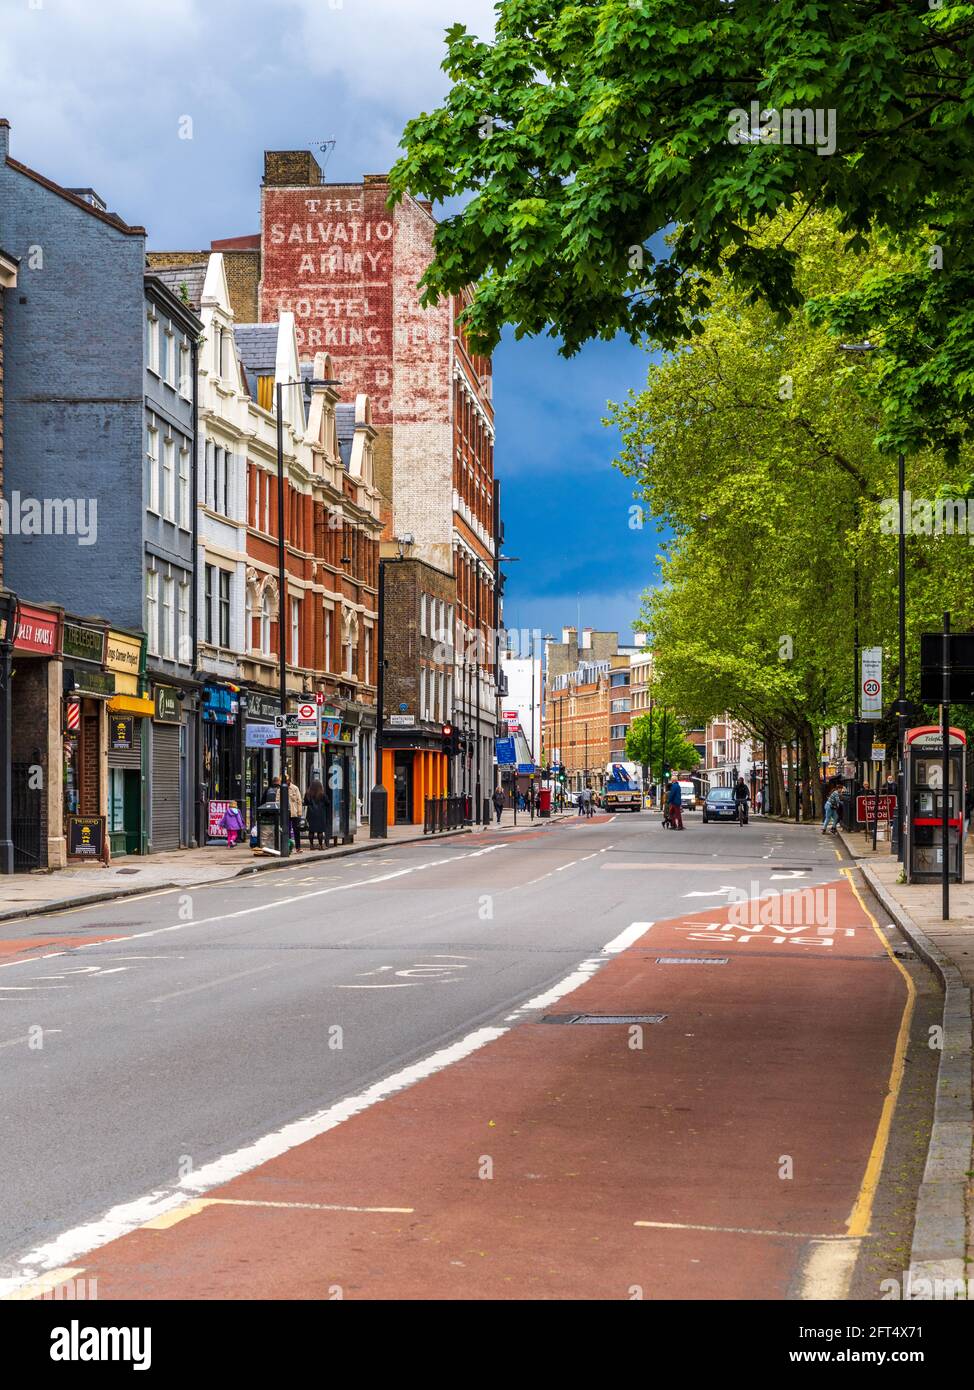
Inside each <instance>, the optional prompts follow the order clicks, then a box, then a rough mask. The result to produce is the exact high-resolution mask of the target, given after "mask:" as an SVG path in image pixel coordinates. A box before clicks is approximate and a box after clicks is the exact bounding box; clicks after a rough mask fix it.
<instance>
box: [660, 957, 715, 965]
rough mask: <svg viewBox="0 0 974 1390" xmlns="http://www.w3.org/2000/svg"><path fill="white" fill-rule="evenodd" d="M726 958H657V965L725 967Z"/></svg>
mask: <svg viewBox="0 0 974 1390" xmlns="http://www.w3.org/2000/svg"><path fill="white" fill-rule="evenodd" d="M729 959H730V958H729V957H728V956H657V957H656V964H657V965H726V964H727V962H728V960H729Z"/></svg>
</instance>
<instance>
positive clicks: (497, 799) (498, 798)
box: [491, 787, 504, 825]
mask: <svg viewBox="0 0 974 1390" xmlns="http://www.w3.org/2000/svg"><path fill="white" fill-rule="evenodd" d="M491 800H492V801H493V803H494V810H495V812H496V813H497V822H496V823H497V824H498V825H500V823H501V812H502V811H503V810H504V788H503V787H495V788H494V795H493V797H492V798H491Z"/></svg>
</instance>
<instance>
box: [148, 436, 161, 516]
mask: <svg viewBox="0 0 974 1390" xmlns="http://www.w3.org/2000/svg"><path fill="white" fill-rule="evenodd" d="M145 456H146V461H147V463H148V468H149V477H148V487H147V488H146V495H147V496H148V499H149V502H148V507H149V511H150V512H157V511H158V510H159V431H158V430H157V429H153V428H152V426H151V425H150V426H149V430H148V434H147V439H146V446H145Z"/></svg>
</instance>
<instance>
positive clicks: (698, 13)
mask: <svg viewBox="0 0 974 1390" xmlns="http://www.w3.org/2000/svg"><path fill="white" fill-rule="evenodd" d="M446 42H447V55H446V59H445V61H444V64H443V66H444V69H445V71H446V73H447V75H448V77H449V78H450V81H451V83H452V86H451V89H450V91H449V93H448V94H447V97H446V99H445V101H444V103H443V105H442V106H440V107H439V108H437V109H436V110H434V111H432V112H429V113H425V114H423V115H421V116H418V117H417V118H416V119H414V120H412V121H410V122H409V123H408V125H407V126H406V129H405V132H404V135H403V140H402V144H403V147H404V151H405V153H404V155H403V156H402V158H401V159H400V160H399V162H398V163H397V164H396V166H395V168H394V169H393V172H392V184H393V189H394V196H399V197H401V196H402V195H403V193H405V192H406V191H409V192H411V193H413V194H415V195H417V196H423V197H429V198H432V199H433V200H434V201H437V202H442V201H445V200H461V201H462V202H463V206H462V208H461V210H460V211H458V212H455V213H453V215H451V216H448V217H447V218H446V219H445V220H444V221H443V222H442V223H441V224H440V226H439V227H438V229H437V232H436V242H435V248H436V258H435V261H434V263H433V265H432V266H431V267H430V269H429V270H428V272H427V274H426V275H425V277H424V288H425V292H426V295H427V300H428V302H430V301H433V300H435V299H437V298H438V297H440V296H441V295H443V294H444V293H446V292H450V291H454V292H455V291H458V290H460V289H461V288H463V287H465V286H467V285H470V284H475V285H476V286H477V294H476V296H475V298H474V300H473V303H472V305H471V307H470V308H469V310H468V311H467V312H466V315H465V318H466V326H467V329H468V331H469V332H470V334H471V337H472V339H473V341H474V343H475V345H476V346H478V347H480V348H482V349H484V350H489V349H491V348H492V347H493V346H494V345H495V344H496V343H497V342H498V341H499V338H500V334H501V330H502V328H503V326H504V325H505V324H507V323H510V324H513V325H514V328H515V332H516V334H517V335H518V336H521V335H523V334H539V333H544V332H549V331H550V332H552V333H554V334H555V335H558V336H560V337H561V340H562V350H563V351H564V352H565V353H566V354H571V353H573V352H575V351H576V350H577V349H578V347H579V346H580V345H581V344H582V343H583V342H585V341H586V340H587V339H589V338H591V337H601V338H611V337H613V336H614V335H615V334H616V333H619V332H622V333H626V334H628V335H629V336H630V337H631V338H632V339H633V340H634V341H637V340H642V339H648V340H649V341H650V342H652V343H654V344H657V345H661V346H664V347H675V346H677V345H679V344H680V343H683V342H687V341H692V340H693V339H694V337H695V336H696V335H697V334H699V333H700V332H701V330H702V327H703V319H704V315H705V314H706V312H707V309H708V307H709V304H710V302H711V299H712V297H713V294H714V291H715V289H716V287H717V286H718V285H719V284H720V282H721V280H722V279H723V278H724V277H726V276H730V277H732V278H733V279H734V281H735V282H736V284H737V285H738V286H739V288H740V289H741V291H742V293H743V295H744V297H745V298H746V299H748V300H754V299H760V300H762V301H763V302H765V303H767V304H768V305H769V306H770V307H771V308H772V309H774V310H775V311H779V312H781V313H783V314H788V313H790V312H791V311H793V310H794V309H796V308H797V307H798V306H800V305H801V304H802V303H803V296H802V292H801V288H800V286H799V285H798V283H797V280H796V277H797V271H798V267H799V258H800V250H801V246H802V242H803V239H804V235H805V227H804V218H805V217H806V216H807V214H808V210H809V209H810V208H815V209H818V210H825V211H830V212H834V213H835V214H836V218H837V222H836V226H837V228H838V232H839V234H840V237H841V240H842V244H843V245H844V246H845V247H847V248H848V249H849V250H852V251H856V250H861V249H863V247H864V246H865V244H866V240H867V238H869V237H870V236H871V235H873V234H875V235H877V236H879V237H880V238H883V239H885V240H886V241H888V242H889V243H890V244H891V245H895V246H898V247H900V248H901V249H902V250H903V252H904V255H905V256H906V261H905V263H904V264H903V265H902V266H900V267H898V268H897V269H896V270H895V271H893V270H891V269H889V268H886V269H884V270H882V271H879V272H877V274H876V275H875V277H874V279H872V280H871V281H870V283H869V284H868V285H865V286H862V287H851V288H850V287H842V293H840V294H839V296H838V297H837V298H836V299H835V300H823V301H821V302H818V303H817V304H816V306H815V311H816V312H817V313H818V314H819V315H820V317H821V321H827V322H829V323H830V324H831V325H832V327H833V328H834V329H835V330H836V331H838V332H845V333H852V332H855V333H856V334H860V335H865V334H866V333H869V334H870V335H871V336H872V338H873V341H879V342H880V343H881V344H882V345H883V347H884V349H885V352H886V356H885V359H884V362H883V365H882V369H881V372H880V373H879V375H880V378H881V380H880V385H881V400H882V402H883V408H884V418H883V420H882V421H879V422H877V429H878V431H879V438H880V441H881V443H882V444H883V446H884V447H889V448H893V447H895V446H897V445H904V446H905V447H907V448H909V449H911V450H913V449H916V448H918V447H920V446H921V445H922V444H923V443H925V442H936V443H938V444H940V445H947V446H949V447H950V448H952V449H954V448H956V445H957V442H958V440H959V438H961V437H962V436H963V434H964V433H965V432H966V429H967V428H968V426H969V423H970V419H971V410H972V398H974V310H972V309H971V304H972V302H974V293H972V291H974V238H972V235H971V233H972V230H974V227H972V223H974V83H972V81H971V72H972V71H974V7H972V5H971V4H969V3H959V0H943V3H942V4H934V3H926V0H830V3H828V4H819V3H809V0H775V3H773V4H769V3H767V0H733V3H728V2H727V0H694V3H693V4H692V5H687V4H686V3H685V0H501V3H500V4H499V5H498V6H497V21H496V37H495V39H494V41H492V42H484V41H481V40H478V39H477V38H475V37H474V36H473V35H471V34H470V33H469V32H468V31H467V30H466V29H465V27H464V26H463V25H461V24H457V25H454V26H453V27H452V28H451V29H450V30H449V31H448V33H447V36H446ZM752 102H753V103H755V108H754V112H753V114H752ZM792 113H794V114H792ZM775 217H776V218H777V221H776V227H777V232H778V234H777V235H776V236H775V237H774V238H768V237H764V236H760V235H758V236H756V235H755V232H756V229H758V228H759V226H760V224H762V222H763V221H764V220H765V219H768V218H775ZM670 229H675V230H674V234H673V237H672V242H671V244H670V245H669V247H665V246H664V245H663V237H664V235H665V234H666V233H667V232H668V231H669V230H670Z"/></svg>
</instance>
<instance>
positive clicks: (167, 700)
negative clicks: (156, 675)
mask: <svg viewBox="0 0 974 1390" xmlns="http://www.w3.org/2000/svg"><path fill="white" fill-rule="evenodd" d="M152 703H153V710H152V720H151V727H150V729H149V730H148V732H149V733H150V734H151V739H152V746H151V765H152V774H151V778H150V787H151V791H152V795H151V798H150V804H149V843H150V845H151V846H152V848H153V849H154V850H157V849H179V847H180V845H187V844H189V838H190V836H189V829H188V824H187V821H188V801H189V795H190V791H189V777H188V768H187V751H188V750H187V744H188V739H187V736H186V728H185V725H184V724H183V722H182V710H183V701H182V692H181V691H179V690H177V689H176V687H175V686H171V685H155V686H153V688H152Z"/></svg>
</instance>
